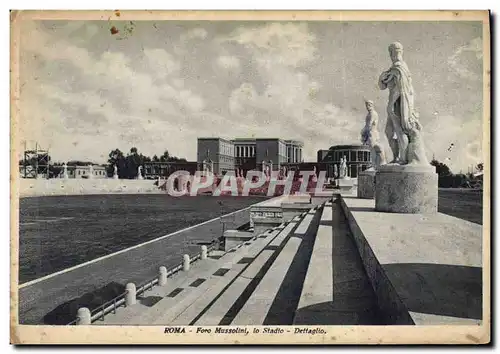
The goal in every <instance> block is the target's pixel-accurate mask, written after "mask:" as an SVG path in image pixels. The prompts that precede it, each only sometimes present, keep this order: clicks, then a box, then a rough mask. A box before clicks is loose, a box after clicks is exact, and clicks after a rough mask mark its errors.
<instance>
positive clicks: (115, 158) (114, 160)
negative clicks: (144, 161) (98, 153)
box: [106, 149, 126, 178]
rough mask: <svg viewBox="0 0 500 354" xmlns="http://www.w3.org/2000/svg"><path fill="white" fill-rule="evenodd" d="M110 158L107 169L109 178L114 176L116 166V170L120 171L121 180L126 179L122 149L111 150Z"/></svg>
mask: <svg viewBox="0 0 500 354" xmlns="http://www.w3.org/2000/svg"><path fill="white" fill-rule="evenodd" d="M108 156H109V159H108V167H107V169H106V172H107V174H108V176H113V174H114V169H115V168H114V166H115V165H116V168H117V169H118V176H119V177H120V178H126V177H125V173H126V171H125V157H124V156H123V152H121V151H120V149H114V150H111V152H110V153H109V155H108Z"/></svg>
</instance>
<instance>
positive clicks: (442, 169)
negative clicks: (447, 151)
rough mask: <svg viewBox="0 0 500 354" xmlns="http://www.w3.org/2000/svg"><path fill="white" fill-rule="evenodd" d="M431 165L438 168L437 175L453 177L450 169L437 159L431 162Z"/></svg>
mask: <svg viewBox="0 0 500 354" xmlns="http://www.w3.org/2000/svg"><path fill="white" fill-rule="evenodd" d="M431 165H432V166H435V167H436V173H437V174H438V175H439V177H445V176H451V175H452V173H451V170H450V168H449V167H448V166H447V165H446V164H444V163H442V162H439V161H438V160H436V159H433V160H432V161H431Z"/></svg>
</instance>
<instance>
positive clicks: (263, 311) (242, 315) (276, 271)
mask: <svg viewBox="0 0 500 354" xmlns="http://www.w3.org/2000/svg"><path fill="white" fill-rule="evenodd" d="M313 216H314V215H310V214H307V215H306V216H305V217H304V219H303V220H302V222H301V223H300V225H299V226H298V227H297V229H296V230H295V232H294V235H293V236H292V237H290V238H289V239H288V241H287V243H286V244H285V246H284V247H283V249H282V250H281V251H280V253H279V255H278V257H277V258H276V259H275V261H274V262H273V263H272V264H271V267H270V268H269V270H268V271H267V272H266V274H265V275H264V277H263V279H262V280H261V281H260V282H259V284H258V285H257V287H256V289H255V291H254V292H253V293H252V294H251V296H250V298H249V299H248V300H247V301H246V302H245V305H244V306H243V307H242V308H241V310H240V311H239V312H238V314H237V315H236V316H235V318H234V319H233V321H232V322H231V325H262V324H264V320H265V319H266V316H267V314H268V312H269V309H270V308H271V305H272V303H273V300H274V298H275V297H276V294H277V293H278V291H279V289H280V287H281V284H282V283H283V280H284V279H285V276H286V274H287V272H288V269H289V268H290V265H291V264H292V262H293V260H294V258H295V255H296V254H297V251H298V250H299V247H300V244H301V243H302V238H301V237H298V236H299V235H300V236H302V235H303V234H305V233H306V232H307V230H308V228H309V226H310V224H311V221H312V218H313Z"/></svg>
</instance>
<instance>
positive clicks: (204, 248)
mask: <svg viewBox="0 0 500 354" xmlns="http://www.w3.org/2000/svg"><path fill="white" fill-rule="evenodd" d="M207 257H208V248H207V246H205V245H203V246H201V259H207Z"/></svg>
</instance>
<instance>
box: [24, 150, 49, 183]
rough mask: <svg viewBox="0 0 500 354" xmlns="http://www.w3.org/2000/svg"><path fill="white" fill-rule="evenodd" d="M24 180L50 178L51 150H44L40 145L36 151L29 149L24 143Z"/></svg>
mask: <svg viewBox="0 0 500 354" xmlns="http://www.w3.org/2000/svg"><path fill="white" fill-rule="evenodd" d="M21 168H22V171H21V176H22V177H23V178H39V177H41V178H47V179H48V178H49V171H50V156H49V150H43V149H42V148H41V147H40V146H39V145H38V143H35V149H27V147H26V142H24V158H23V161H22V164H21Z"/></svg>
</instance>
